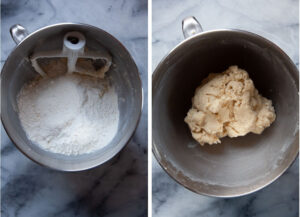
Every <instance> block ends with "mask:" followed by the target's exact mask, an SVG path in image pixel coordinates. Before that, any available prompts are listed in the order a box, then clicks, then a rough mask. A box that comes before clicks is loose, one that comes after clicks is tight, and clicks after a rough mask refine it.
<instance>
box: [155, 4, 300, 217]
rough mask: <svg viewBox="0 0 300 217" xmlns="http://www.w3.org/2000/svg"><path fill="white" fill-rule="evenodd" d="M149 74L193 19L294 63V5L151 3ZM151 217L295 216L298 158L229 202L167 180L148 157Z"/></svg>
mask: <svg viewBox="0 0 300 217" xmlns="http://www.w3.org/2000/svg"><path fill="white" fill-rule="evenodd" d="M152 7H153V10H152V11H153V12H152V14H153V23H152V31H153V34H152V46H153V51H152V53H153V57H152V59H153V63H152V64H153V70H154V69H155V67H156V66H157V64H158V63H159V61H160V60H161V59H162V58H163V57H164V56H165V55H166V54H167V53H168V51H170V50H171V49H172V48H173V47H174V46H175V45H177V44H178V43H179V42H181V41H182V40H183V34H182V31H181V21H182V19H184V18H185V17H187V16H195V17H196V18H197V19H198V21H199V22H200V23H201V25H202V27H203V29H204V30H212V29H220V28H236V29H244V30H248V31H251V32H254V33H258V34H260V35H262V36H264V37H266V38H268V39H269V40H271V41H273V42H275V43H276V44H277V45H279V46H280V47H281V48H283V50H284V51H285V52H286V53H287V54H288V55H289V56H290V57H291V59H292V60H293V61H294V63H295V64H296V65H297V66H298V65H299V62H298V59H299V52H298V47H299V40H298V37H299V17H298V13H299V12H298V1H293V0H286V1H270V0H252V1H250V0H244V1H239V0H222V1H220V0H200V1H197V0H186V1H180V0H176V1H175V0H164V1H160V0H153V3H152ZM152 166H153V173H152V175H153V181H152V185H153V189H152V192H153V196H152V197H153V204H152V206H153V207H152V213H153V216H155V217H169V216H170V217H193V216H205V217H217V216H219V217H242V216H251V217H252V216H256V217H265V216H266V217H269V216H272V217H282V216H284V217H292V216H294V217H296V216H299V211H298V209H299V159H297V160H296V161H295V162H294V163H293V165H292V166H291V167H290V168H289V169H288V170H287V171H286V172H285V173H284V174H283V175H282V176H281V177H280V178H279V179H278V180H276V181H275V182H274V183H272V184H271V185H269V186H268V187H266V188H264V189H263V190H260V191H258V192H256V193H253V194H250V195H248V196H243V197H239V198H232V199H218V198H212V197H206V196H201V195H197V194H195V193H192V192H190V191H189V190H187V189H185V188H183V187H182V186H180V185H179V184H177V183H176V182H175V181H174V180H172V179H171V178H170V177H169V176H168V175H167V174H166V173H165V172H164V171H163V170H162V168H161V167H160V166H159V165H158V163H157V161H156V159H155V158H154V157H153V164H152Z"/></svg>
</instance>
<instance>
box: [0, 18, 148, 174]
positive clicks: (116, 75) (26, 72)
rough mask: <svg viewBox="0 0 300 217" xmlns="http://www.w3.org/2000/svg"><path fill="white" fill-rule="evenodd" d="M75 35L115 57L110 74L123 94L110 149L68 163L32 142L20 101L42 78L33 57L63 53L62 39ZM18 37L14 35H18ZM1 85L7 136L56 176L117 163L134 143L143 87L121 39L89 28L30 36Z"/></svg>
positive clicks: (60, 27)
mask: <svg viewBox="0 0 300 217" xmlns="http://www.w3.org/2000/svg"><path fill="white" fill-rule="evenodd" d="M13 29H14V28H13ZM18 29H19V27H18ZM70 31H79V32H81V33H82V34H84V35H85V37H86V40H87V44H86V46H87V47H88V48H90V49H91V50H97V48H99V47H100V46H101V47H104V48H105V49H106V50H107V51H108V52H109V53H110V54H111V55H112V61H113V66H112V67H111V69H110V70H109V71H108V73H107V74H108V77H109V79H110V81H111V82H112V84H113V85H114V86H115V89H116V91H117V93H118V98H119V110H120V120H119V127H118V133H117V135H116V136H115V137H114V138H113V140H112V141H111V143H110V144H108V145H107V146H106V147H105V148H103V149H101V150H99V151H96V152H94V153H91V154H86V155H80V156H69V157H68V156H64V155H60V154H54V153H50V152H46V151H44V150H42V149H41V148H39V147H38V146H37V145H35V144H33V143H31V141H29V140H28V139H27V137H26V135H25V132H24V130H23V129H22V127H21V125H20V121H19V118H18V115H17V104H16V96H17V94H18V92H19V91H20V89H21V87H22V86H23V85H24V83H26V82H28V81H30V80H32V79H33V78H34V77H35V76H36V75H37V73H36V72H35V71H34V69H33V68H32V66H31V64H30V61H29V59H28V57H29V56H30V55H32V53H34V52H38V51H47V50H57V49H60V48H61V46H62V42H63V36H64V35H65V34H66V33H67V32H70ZM14 32H15V31H12V33H13V34H14ZM14 38H19V37H14ZM17 41H18V40H17ZM1 82H2V83H1V119H2V122H3V125H4V128H5V130H6V132H7V134H8V135H9V137H10V138H11V140H12V141H13V142H14V144H15V145H16V146H17V148H19V150H20V151H22V152H23V153H24V154H25V155H26V156H27V157H29V158H30V159H32V160H33V161H35V162H37V163H39V164H41V165H44V166H47V167H50V168H54V169H57V170H62V171H79V170H85V169H89V168H92V167H95V166H97V165H100V164H102V163H104V162H106V161H107V160H109V159H110V158H112V157H113V156H115V155H116V154H117V153H118V152H119V151H120V150H121V149H122V148H123V147H124V146H125V145H126V144H127V142H128V141H129V139H130V138H131V136H132V134H133V133H134V131H135V129H136V127H137V124H138V121H139V118H140V114H141V109H142V86H141V80H140V77H139V72H138V69H137V67H136V64H135V62H134V60H133V59H132V57H131V56H130V54H129V53H128V51H127V50H126V48H125V47H124V46H123V45H122V44H121V43H120V42H119V41H118V40H117V39H115V38H114V37H113V36H111V35H110V34H108V33H107V32H105V31H103V30H101V29H99V28H96V27H94V26H90V25H86V24H74V23H61V24H55V25H51V26H47V27H44V28H42V29H39V30H37V31H35V32H34V33H31V34H30V35H28V36H27V37H26V38H25V39H24V40H23V41H21V42H20V43H19V44H18V45H17V47H16V48H15V49H14V50H13V51H12V53H11V54H10V56H9V57H8V59H7V61H6V63H5V65H4V67H3V69H2V72H1Z"/></svg>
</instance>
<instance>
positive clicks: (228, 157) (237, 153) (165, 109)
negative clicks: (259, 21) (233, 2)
mask: <svg viewBox="0 0 300 217" xmlns="http://www.w3.org/2000/svg"><path fill="white" fill-rule="evenodd" d="M231 65H238V66H239V67H240V68H242V69H245V70H246V71H247V72H248V73H249V76H250V78H251V79H252V80H253V81H254V85H255V87H256V88H257V89H258V91H259V92H260V94H262V95H263V96H265V97H267V98H268V99H271V100H272V102H273V105H274V107H275V112H276V115H277V118H276V120H275V122H274V123H273V124H272V125H271V126H270V127H269V128H267V129H266V130H265V131H264V132H263V133H262V134H261V135H256V134H253V133H250V134H248V135H246V136H243V137H238V138H223V139H221V144H216V145H211V146H210V145H205V146H204V147H201V146H200V145H198V144H197V142H196V141H195V140H194V139H193V138H192V136H191V133H190V131H189V128H188V125H187V124H186V123H185V122H184V118H185V116H186V114H187V112H188V110H189V108H190V107H191V98H192V97H193V95H194V91H195V89H196V87H197V86H199V85H200V83H201V81H202V80H203V79H204V78H205V77H207V76H208V74H209V73H212V72H215V73H218V72H222V71H224V70H226V69H227V68H228V67H229V66H231ZM298 97H299V96H298V70H297V68H296V67H295V66H294V64H293V63H292V62H291V61H290V59H289V58H288V57H287V56H286V55H285V54H284V53H283V52H282V51H281V50H280V49H279V48H278V47H277V46H275V45H274V44H272V43H271V42H269V41H267V40H265V39H263V38H262V37H259V36H257V35H254V34H251V33H247V32H242V31H231V30H223V31H221V30H220V31H211V32H205V33H200V34H199V35H198V36H194V37H192V38H191V39H188V40H186V41H185V42H183V43H181V44H180V45H178V46H177V47H176V48H175V49H174V50H172V51H171V52H170V54H169V55H168V56H167V57H166V58H165V59H164V60H163V61H162V62H161V63H160V64H159V65H158V67H157V68H156V70H155V72H154V75H153V113H152V117H153V146H154V147H153V152H154V155H155V156H156V158H157V160H158V161H159V163H160V164H161V166H162V167H163V168H164V169H165V170H166V171H167V172H168V174H169V175H171V177H173V178H174V179H175V180H177V181H178V182H179V183H181V184H182V185H184V186H185V187H187V188H189V189H191V190H192V191H194V192H197V193H200V194H206V195H212V196H220V197H227V196H239V195H243V194H247V193H250V192H253V191H255V190H258V189H260V188H262V187H263V186H265V185H267V184H269V183H270V182H272V181H273V180H274V179H276V178H277V177H278V176H279V175H280V174H281V173H283V172H284V170H285V169H286V168H288V166H289V165H290V164H291V163H292V162H293V160H294V159H295V157H296V155H297V153H298Z"/></svg>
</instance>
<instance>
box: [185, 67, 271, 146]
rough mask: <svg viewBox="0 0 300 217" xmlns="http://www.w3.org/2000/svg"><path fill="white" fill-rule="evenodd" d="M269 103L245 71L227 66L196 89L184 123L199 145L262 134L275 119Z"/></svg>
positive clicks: (210, 75)
mask: <svg viewBox="0 0 300 217" xmlns="http://www.w3.org/2000/svg"><path fill="white" fill-rule="evenodd" d="M275 118H276V115H275V110H274V107H273V106H272V101H271V100H268V99H266V98H265V97H263V96H261V95H260V94H259V93H258V91H257V89H256V88H255V87H254V84H253V81H252V80H251V79H250V78H249V75H248V73H247V72H246V71H245V70H242V69H239V68H238V67H237V66H230V67H229V68H228V69H227V70H226V71H224V72H222V73H211V74H209V76H208V77H207V78H206V79H204V80H203V82H202V84H201V85H200V86H199V87H197V89H196V91H195V96H194V97H193V98H192V108H191V109H190V110H189V111H188V113H187V116H186V117H185V119H184V121H185V122H186V123H187V124H188V125H189V128H190V130H191V133H192V136H193V138H194V139H195V140H197V141H198V142H199V143H200V144H201V145H204V144H205V143H208V144H217V143H220V138H222V137H225V136H229V137H237V136H244V135H246V134H247V133H250V132H252V133H256V134H261V133H262V131H263V130H264V129H265V128H267V127H269V126H270V125H271V123H272V122H273V121H274V120H275Z"/></svg>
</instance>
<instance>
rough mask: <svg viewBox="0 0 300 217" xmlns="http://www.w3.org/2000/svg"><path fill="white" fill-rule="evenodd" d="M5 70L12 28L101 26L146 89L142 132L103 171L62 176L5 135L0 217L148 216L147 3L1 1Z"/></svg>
mask: <svg viewBox="0 0 300 217" xmlns="http://www.w3.org/2000/svg"><path fill="white" fill-rule="evenodd" d="M1 6H2V8H1V9H2V14H1V24H2V27H1V30H2V31H1V39H2V44H1V45H2V47H1V65H3V63H4V62H5V60H6V58H7V56H8V54H9V53H10V52H11V50H12V49H13V48H14V46H15V44H14V42H13V40H12V39H11V37H10V34H9V27H10V26H11V25H13V24H16V23H19V24H21V25H23V26H25V27H26V28H27V29H28V30H29V32H32V31H34V30H37V29H38V28H41V27H43V26H46V25H49V24H54V23H58V22H81V23H87V24H91V25H94V26H97V27H100V28H102V29H104V30H106V31H108V32H109V33H111V34H113V35H114V36H115V37H116V38H117V39H119V40H120V41H121V42H122V43H123V44H124V45H125V46H126V47H127V49H128V50H129V52H130V53H131V54H132V56H133V58H134V59H135V61H136V63H137V65H138V68H139V71H140V74H141V78H142V82H143V88H144V96H145V99H144V110H143V114H142V118H141V121H140V124H139V127H138V129H137V131H136V133H135V135H134V137H133V139H132V141H131V142H130V143H129V144H128V145H127V146H126V148H125V149H124V150H123V151H122V152H121V154H120V155H119V156H118V157H117V158H115V159H114V160H112V161H110V162H108V163H107V164H105V165H104V166H102V167H98V168H95V169H92V170H88V171H85V172H78V173H62V172H57V171H53V170H50V169H47V168H45V167H42V166H39V165H37V164H35V163H33V162H32V161H30V160H29V159H27V158H26V157H25V156H24V155H23V154H21V153H20V152H19V151H18V150H17V149H16V148H15V146H14V145H13V144H12V143H11V141H10V140H9V138H8V137H7V135H6V133H5V131H4V130H3V128H2V129H1V134H2V135H1V196H2V197H1V205H2V207H1V216H3V217H23V216H24V217H50V216H55V217H57V216H63V217H68V216H70V217H75V216H78V217H90V216H106V217H114V216H116V217H118V216H130V217H133V216H146V215H147V113H148V112H147V34H148V33H147V1H146V0H123V1H110V0H101V1H97V0H85V1H81V0H76V1H60V0H44V1H39V0H2V5H1Z"/></svg>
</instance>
